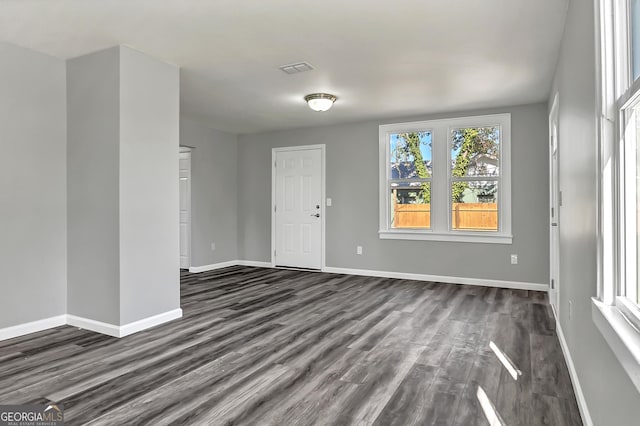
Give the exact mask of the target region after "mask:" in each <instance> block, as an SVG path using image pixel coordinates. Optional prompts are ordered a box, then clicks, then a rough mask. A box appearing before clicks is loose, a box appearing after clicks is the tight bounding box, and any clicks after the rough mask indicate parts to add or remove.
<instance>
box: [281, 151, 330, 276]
mask: <svg viewBox="0 0 640 426" xmlns="http://www.w3.org/2000/svg"><path fill="white" fill-rule="evenodd" d="M316 149H319V150H320V157H321V160H320V161H321V164H320V270H321V271H324V270H325V266H326V265H325V229H326V204H327V202H326V200H327V195H326V175H327V173H326V164H327V161H326V160H327V157H326V145H325V144H317V145H300V146H286V147H278V148H272V149H271V267H275V266H276V256H274V253H275V251H276V215H275V208H276V170H277V169H276V164H277V163H276V158H277V157H276V156H277V154H278V153H279V152H291V151H309V150H316Z"/></svg>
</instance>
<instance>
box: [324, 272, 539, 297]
mask: <svg viewBox="0 0 640 426" xmlns="http://www.w3.org/2000/svg"><path fill="white" fill-rule="evenodd" d="M322 272H330V273H334V274H347V275H362V276H365V277H381V278H398V279H403V280H415V281H434V282H440V283H449V284H466V285H479V286H484V287H500V288H511V289H516V290H535V291H548V290H549V285H548V284H539V283H527V282H519V281H502V280H488V279H483V278H464V277H447V276H442V275H426V274H412V273H407V272H388V271H375V270H371V269H350V268H333V267H325V268H324V269H323V270H322Z"/></svg>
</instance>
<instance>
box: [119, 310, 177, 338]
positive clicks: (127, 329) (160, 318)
mask: <svg viewBox="0 0 640 426" xmlns="http://www.w3.org/2000/svg"><path fill="white" fill-rule="evenodd" d="M177 318H182V309H180V308H178V309H174V310H173V311H168V312H163V313H161V314H158V315H154V316H152V317H148V318H143V319H141V320H139V321H135V322H130V323H129V324H125V325H122V326H120V336H118V337H124V336H128V335H130V334H133V333H137V332H138V331H142V330H146V329H147V328H151V327H155V326H156V325H160V324H164V323H165V322H169V321H173V320H174V319H177Z"/></svg>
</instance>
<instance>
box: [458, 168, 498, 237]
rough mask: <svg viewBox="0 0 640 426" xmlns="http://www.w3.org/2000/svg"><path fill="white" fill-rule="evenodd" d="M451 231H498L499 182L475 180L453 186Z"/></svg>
mask: <svg viewBox="0 0 640 426" xmlns="http://www.w3.org/2000/svg"><path fill="white" fill-rule="evenodd" d="M451 229H459V230H460V229H465V230H473V231H497V230H498V182H496V181H482V180H473V181H465V182H453V183H452V184H451Z"/></svg>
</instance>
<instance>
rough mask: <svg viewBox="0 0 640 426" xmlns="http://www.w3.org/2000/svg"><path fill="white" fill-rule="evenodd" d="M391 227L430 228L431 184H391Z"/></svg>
mask: <svg viewBox="0 0 640 426" xmlns="http://www.w3.org/2000/svg"><path fill="white" fill-rule="evenodd" d="M391 227H392V228H422V229H428V228H430V227H431V182H401V183H392V184H391Z"/></svg>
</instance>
